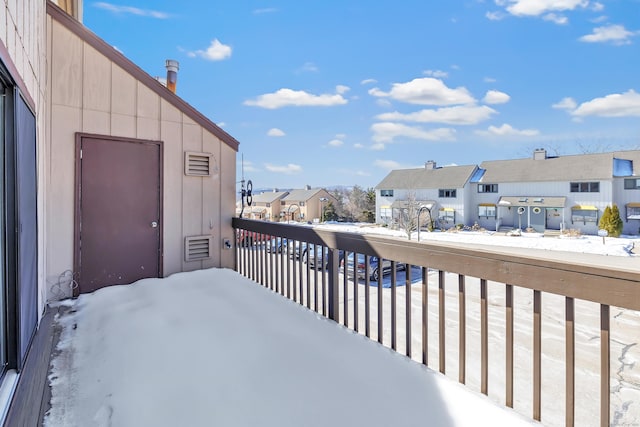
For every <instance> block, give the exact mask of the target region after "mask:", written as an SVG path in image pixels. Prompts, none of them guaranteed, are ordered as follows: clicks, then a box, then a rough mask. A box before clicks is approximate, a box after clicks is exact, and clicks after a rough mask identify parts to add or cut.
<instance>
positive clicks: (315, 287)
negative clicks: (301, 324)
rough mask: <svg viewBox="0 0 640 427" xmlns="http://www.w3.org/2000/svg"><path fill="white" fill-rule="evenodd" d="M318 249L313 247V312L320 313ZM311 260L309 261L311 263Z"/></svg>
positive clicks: (315, 246) (316, 246)
mask: <svg viewBox="0 0 640 427" xmlns="http://www.w3.org/2000/svg"><path fill="white" fill-rule="evenodd" d="M318 247H321V246H320V245H315V244H314V245H313V311H315V312H316V313H317V312H318ZM309 260H310V258H308V259H307V261H309Z"/></svg>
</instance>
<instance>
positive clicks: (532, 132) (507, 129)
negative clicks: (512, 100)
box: [476, 123, 540, 136]
mask: <svg viewBox="0 0 640 427" xmlns="http://www.w3.org/2000/svg"><path fill="white" fill-rule="evenodd" d="M476 133H477V134H479V135H498V136H536V135H538V134H539V133H540V131H538V130H537V129H523V130H518V129H515V128H514V127H512V126H511V125H508V124H506V123H505V124H503V125H502V126H500V127H496V126H489V128H488V129H487V130H486V131H483V130H478V131H476Z"/></svg>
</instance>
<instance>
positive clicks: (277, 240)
mask: <svg viewBox="0 0 640 427" xmlns="http://www.w3.org/2000/svg"><path fill="white" fill-rule="evenodd" d="M286 250H287V239H285V238H283V237H274V238H273V239H271V241H270V242H269V244H268V245H267V252H273V253H277V254H280V253H282V252H286Z"/></svg>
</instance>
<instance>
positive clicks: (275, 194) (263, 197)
mask: <svg viewBox="0 0 640 427" xmlns="http://www.w3.org/2000/svg"><path fill="white" fill-rule="evenodd" d="M287 194H289V193H288V192H287V191H265V192H264V193H261V194H254V195H253V203H273V202H275V201H276V200H280V199H282V198H283V197H284V196H286V195H287Z"/></svg>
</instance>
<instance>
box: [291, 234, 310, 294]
mask: <svg viewBox="0 0 640 427" xmlns="http://www.w3.org/2000/svg"><path fill="white" fill-rule="evenodd" d="M305 245H306V246H305V248H306V247H308V246H309V244H308V243H305ZM303 255H304V254H303V253H302V242H300V248H299V249H298V253H297V254H295V255H294V256H297V258H296V259H297V261H296V262H297V263H298V277H299V278H300V280H299V282H300V283H298V288H299V293H300V301H299V302H300V305H304V280H302V277H303V276H304V274H303V269H302V266H303V264H304V263H303V262H302V261H303Z"/></svg>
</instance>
